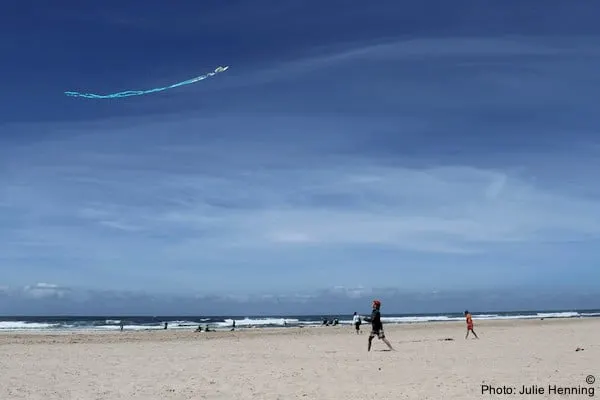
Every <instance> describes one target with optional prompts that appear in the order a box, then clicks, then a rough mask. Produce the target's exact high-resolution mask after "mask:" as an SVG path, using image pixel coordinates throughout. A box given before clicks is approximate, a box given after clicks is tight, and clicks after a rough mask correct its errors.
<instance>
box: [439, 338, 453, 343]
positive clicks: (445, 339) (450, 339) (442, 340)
mask: <svg viewBox="0 0 600 400" xmlns="http://www.w3.org/2000/svg"><path fill="white" fill-rule="evenodd" d="M452 340H454V339H452V338H451V337H447V338H444V339H440V341H441V342H449V341H452Z"/></svg>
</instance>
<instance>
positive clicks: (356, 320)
mask: <svg viewBox="0 0 600 400" xmlns="http://www.w3.org/2000/svg"><path fill="white" fill-rule="evenodd" d="M352 323H353V324H354V329H356V334H357V335H358V334H359V333H360V323H361V321H360V315H358V314H357V313H356V311H355V312H354V316H352Z"/></svg>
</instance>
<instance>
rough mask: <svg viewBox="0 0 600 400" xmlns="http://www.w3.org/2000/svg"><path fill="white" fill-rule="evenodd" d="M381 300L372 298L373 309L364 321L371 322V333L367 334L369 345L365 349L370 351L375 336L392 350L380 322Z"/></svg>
mask: <svg viewBox="0 0 600 400" xmlns="http://www.w3.org/2000/svg"><path fill="white" fill-rule="evenodd" d="M380 309H381V302H380V301H379V300H373V311H372V312H371V316H370V317H366V318H365V321H366V322H370V323H371V333H370V334H369V347H368V350H367V351H371V344H372V342H373V339H374V338H375V336H377V338H378V339H379V340H383V342H384V343H385V344H386V345H387V347H389V348H390V350H394V348H393V347H392V345H391V344H390V342H388V340H387V339H386V338H385V333H384V332H383V323H382V322H381V312H380Z"/></svg>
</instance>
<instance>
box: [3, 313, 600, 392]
mask: <svg viewBox="0 0 600 400" xmlns="http://www.w3.org/2000/svg"><path fill="white" fill-rule="evenodd" d="M475 324H476V325H475V330H476V332H477V333H478V334H479V336H480V339H479V340H475V339H472V340H465V339H464V333H465V327H464V324H457V323H432V324H413V325H400V326H391V325H387V326H386V327H385V328H386V334H387V336H388V338H389V340H390V341H391V342H392V345H393V346H394V347H395V348H396V351H395V352H388V351H383V350H385V348H386V347H385V345H384V344H383V343H382V342H380V341H377V339H375V342H374V349H373V351H371V352H370V353H367V351H366V350H367V349H366V345H367V335H368V330H366V331H364V332H363V334H362V335H356V334H354V333H353V330H352V328H350V327H347V326H343V327H318V328H303V329H301V328H289V329H284V330H260V331H258V330H252V331H242V332H234V333H232V332H216V333H195V332H193V331H191V330H190V331H154V332H122V333H120V332H119V333H90V334H82V333H77V334H73V333H69V334H59V335H46V334H9V333H4V334H0V399H1V400H13V399H28V400H35V399H44V400H54V399H77V400H87V399H112V400H114V399H143V400H152V399H227V400H233V399H324V400H335V399H344V400H353V399H378V400H385V399H477V398H511V397H512V398H525V399H526V398H536V399H542V398H556V399H559V398H560V399H566V398H589V397H591V396H590V395H589V394H580V395H574V396H564V395H563V396H561V395H559V394H550V395H548V394H547V393H548V392H547V391H548V385H559V386H563V385H564V386H569V387H573V386H574V387H578V386H581V387H585V388H588V387H594V388H595V389H596V393H594V395H595V396H600V388H599V383H600V381H599V382H597V383H594V384H593V385H588V384H587V383H586V381H585V380H586V376H588V375H594V376H595V375H600V343H599V341H600V334H599V332H600V329H599V328H600V319H565V320H548V319H546V320H543V321H542V320H535V321H514V320H513V321H475ZM363 328H367V329H368V326H364V325H363ZM448 338H450V339H453V340H444V339H448ZM578 347H579V348H583V349H584V350H583V351H576V348H578ZM588 379H591V378H588ZM483 384H490V385H494V386H496V387H500V386H504V385H505V386H507V387H511V388H514V389H515V390H517V394H513V395H507V394H505V395H497V396H494V395H488V394H485V395H483V394H482V393H481V387H482V385H483ZM522 385H527V386H529V385H539V387H542V388H544V389H545V390H546V393H544V394H538V395H532V396H527V395H520V394H518V390H520V388H521V386H522Z"/></svg>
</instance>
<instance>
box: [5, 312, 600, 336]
mask: <svg viewBox="0 0 600 400" xmlns="http://www.w3.org/2000/svg"><path fill="white" fill-rule="evenodd" d="M594 317H600V310H555V311H512V312H482V313H473V319H475V320H503V319H541V318H594ZM463 318H464V316H463V315H462V314H457V313H438V314H387V315H385V314H384V316H383V318H382V320H383V322H384V323H385V324H410V323H423V322H446V321H462V320H463ZM333 319H338V321H339V323H340V324H341V325H349V324H351V323H352V316H351V315H304V316H297V315H296V316H294V315H290V316H212V317H209V316H194V317H192V316H154V317H149V316H39V317H33V316H27V317H24V316H11V317H1V316H0V332H32V333H33V332H58V331H117V330H120V325H121V323H123V329H124V330H137V331H140V330H158V329H164V324H165V322H166V323H168V329H195V328H196V327H198V326H199V325H200V326H202V327H203V328H204V327H205V326H206V325H208V326H209V327H211V328H212V329H215V330H229V329H231V326H232V323H233V321H234V320H235V323H236V328H239V329H249V328H253V329H256V328H272V327H298V326H319V325H322V324H323V320H328V321H332V320H333Z"/></svg>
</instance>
